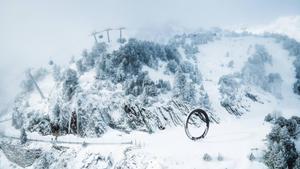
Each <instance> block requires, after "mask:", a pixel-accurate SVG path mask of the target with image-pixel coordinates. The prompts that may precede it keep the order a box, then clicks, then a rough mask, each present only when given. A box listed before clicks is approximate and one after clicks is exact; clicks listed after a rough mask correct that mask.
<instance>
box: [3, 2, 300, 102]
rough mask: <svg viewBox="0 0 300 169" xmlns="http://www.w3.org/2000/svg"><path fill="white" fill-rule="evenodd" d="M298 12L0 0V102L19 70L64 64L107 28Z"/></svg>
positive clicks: (226, 22) (263, 5)
mask: <svg viewBox="0 0 300 169" xmlns="http://www.w3.org/2000/svg"><path fill="white" fill-rule="evenodd" d="M293 15H300V1H299V0H207V1H203V0H147V1H146V0H107V1H104V0H103V1H102V0H97V1H93V0H86V1H83V0H80V1H79V0H48V1H41V0H34V1H33V0H26V1H25V0H19V1H16V0H0V76H1V78H0V104H1V102H7V100H9V98H12V96H13V95H14V94H15V92H16V87H17V86H18V83H19V80H20V79H21V78H22V76H23V74H22V72H23V71H24V69H25V68H27V67H38V66H44V65H47V62H48V60H50V59H53V60H54V61H55V62H58V63H61V64H63V63H66V62H67V61H68V60H69V59H70V57H71V56H72V55H74V56H78V55H79V54H80V53H81V51H82V49H84V48H89V47H90V46H91V44H92V42H93V41H92V40H93V39H91V37H89V36H88V35H89V33H90V32H91V31H93V30H101V29H104V28H107V27H119V26H125V27H127V28H128V31H130V30H142V29H141V28H151V27H153V26H155V27H160V26H161V25H166V24H167V25H169V26H170V25H171V26H172V25H176V26H182V27H186V28H191V29H196V28H199V27H204V28H208V27H213V26H220V27H230V26H234V25H243V26H250V25H256V24H267V23H269V22H272V21H273V20H276V19H277V18H278V17H282V16H293Z"/></svg>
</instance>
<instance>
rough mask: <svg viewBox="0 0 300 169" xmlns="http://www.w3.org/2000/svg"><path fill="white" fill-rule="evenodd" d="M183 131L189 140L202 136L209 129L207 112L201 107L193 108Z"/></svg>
mask: <svg viewBox="0 0 300 169" xmlns="http://www.w3.org/2000/svg"><path fill="white" fill-rule="evenodd" d="M184 129H185V133H186V135H187V136H188V137H189V138H190V139H191V140H194V141H196V140H199V139H201V138H204V137H205V136H206V134H207V132H208V129H209V118H208V115H207V113H206V112H205V111H204V110H202V109H195V110H193V111H192V112H191V113H190V114H189V115H188V117H187V119H186V122H185V126H184Z"/></svg>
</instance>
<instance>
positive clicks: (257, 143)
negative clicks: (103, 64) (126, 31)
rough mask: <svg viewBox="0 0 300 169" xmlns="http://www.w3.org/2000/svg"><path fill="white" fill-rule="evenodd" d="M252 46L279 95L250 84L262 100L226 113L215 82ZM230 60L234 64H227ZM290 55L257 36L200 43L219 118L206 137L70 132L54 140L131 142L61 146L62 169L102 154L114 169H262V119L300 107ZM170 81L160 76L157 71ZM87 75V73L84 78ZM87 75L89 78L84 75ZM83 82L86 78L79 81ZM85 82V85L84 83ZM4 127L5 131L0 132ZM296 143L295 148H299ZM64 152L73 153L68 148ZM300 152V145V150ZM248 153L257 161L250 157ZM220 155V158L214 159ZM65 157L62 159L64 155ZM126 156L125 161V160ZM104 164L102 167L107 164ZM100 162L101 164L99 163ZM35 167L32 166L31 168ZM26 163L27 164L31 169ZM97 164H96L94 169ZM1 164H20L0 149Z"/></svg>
mask: <svg viewBox="0 0 300 169" xmlns="http://www.w3.org/2000/svg"><path fill="white" fill-rule="evenodd" d="M255 44H262V45H265V47H266V49H267V51H268V53H269V54H271V55H272V58H273V64H272V65H271V66H270V67H269V68H268V69H267V71H268V72H275V73H279V74H280V75H281V77H282V79H283V85H282V96H283V98H282V99H277V98H276V97H274V96H273V95H272V94H270V93H267V92H264V91H262V90H261V89H258V88H255V87H250V88H249V89H250V90H251V92H252V93H254V94H255V95H257V96H258V98H259V99H260V101H262V102H263V104H262V103H259V102H251V103H249V104H250V109H249V112H247V113H246V114H244V115H243V116H241V117H235V116H232V115H229V114H228V113H227V112H226V110H225V109H224V108H223V107H221V106H220V97H221V96H220V93H219V89H218V88H219V86H218V81H219V78H220V77H221V76H223V75H227V74H232V73H234V72H239V71H240V70H241V68H242V67H243V65H244V64H245V62H246V61H247V59H248V57H250V56H251V54H252V53H253V47H254V45H255ZM231 60H233V61H234V64H233V67H228V66H227V65H228V63H229V62H230V61H231ZM292 61H293V59H292V58H291V57H289V56H288V52H287V51H285V50H283V49H282V47H281V46H280V44H277V43H275V42H274V40H272V39H268V38H258V37H253V36H249V37H236V38H221V39H220V40H216V41H214V42H211V43H208V44H206V45H201V46H199V53H198V55H197V62H198V66H199V70H200V72H201V73H202V76H203V80H204V82H203V83H204V88H205V90H206V91H207V93H208V95H209V98H210V101H211V102H212V106H213V109H214V111H215V112H216V114H217V115H218V116H219V117H220V119H221V122H220V124H216V123H214V124H211V126H210V129H209V132H208V135H207V136H206V137H205V138H204V139H202V140H200V141H192V140H189V139H188V138H187V136H186V135H185V132H184V129H183V127H175V128H171V129H166V130H162V131H158V132H155V133H154V134H148V133H145V132H132V133H129V134H126V133H121V132H119V131H114V130H112V131H109V132H107V133H106V134H105V135H104V136H103V137H101V138H93V139H91V138H79V137H77V136H73V135H68V136H62V137H59V138H58V141H71V142H72V141H79V142H80V141H85V142H127V141H132V142H133V144H132V145H88V146H86V147H83V146H82V145H71V144H64V145H63V146H66V147H70V149H71V150H72V151H73V152H74V153H73V154H75V156H74V157H72V158H70V159H68V160H67V162H66V166H65V167H66V168H72V169H77V168H78V169H79V168H88V166H86V165H87V161H89V160H90V163H93V159H92V155H91V154H100V155H102V156H103V157H105V158H108V157H109V158H112V159H113V160H112V161H113V162H112V167H113V168H114V167H120V168H122V167H124V168H126V167H129V168H153V169H156V168H157V169H159V168H170V169H194V168H195V169H225V168H227V169H264V168H267V167H266V166H265V165H264V164H263V163H262V162H261V156H262V151H263V150H264V149H265V148H266V147H265V141H264V139H265V136H266V134H267V133H268V132H269V131H270V128H271V126H270V124H268V123H266V122H264V117H265V115H267V114H268V113H271V112H273V111H274V110H277V111H280V112H281V113H282V115H284V116H287V117H289V116H291V115H295V114H296V113H297V111H298V110H299V108H300V102H299V97H298V96H296V95H295V94H294V93H293V91H292V85H293V83H294V80H295V79H294V77H295V76H294V67H293V65H292ZM145 69H148V71H149V73H150V75H151V77H153V78H155V73H156V71H154V70H151V69H149V68H147V67H145ZM157 77H162V78H164V79H168V78H169V77H168V76H166V75H163V74H159V75H157ZM87 78H88V77H87ZM88 79H90V78H88ZM81 80H83V81H84V80H85V79H81ZM87 85H88V84H87ZM0 125H1V126H0V128H1V129H2V132H3V133H4V134H6V135H9V136H17V137H18V136H19V131H17V130H15V129H13V128H12V127H9V126H10V124H9V123H1V124H0ZM3 129H4V130H3ZM28 137H29V138H34V139H42V140H49V141H50V140H51V139H52V138H53V137H52V136H40V135H38V134H37V133H28ZM27 146H28V147H30V148H39V147H40V148H42V149H43V150H49V149H51V146H52V143H40V142H38V143H36V142H29V143H28V145H27ZM299 147H300V146H297V148H299ZM70 149H69V150H68V151H69V152H70V154H72V151H71V150H70ZM298 150H299V149H298ZM205 153H207V154H209V155H210V156H211V158H212V159H211V160H210V161H205V160H203V155H204V154H205ZM250 153H253V154H254V156H255V157H256V159H255V160H254V161H250V160H249V157H248V156H249V155H250ZM218 156H222V157H223V160H218V159H217V158H218ZM63 158H66V157H63ZM126 160H127V161H126ZM105 165H106V164H103V166H102V168H105V167H106V166H105ZM99 166H101V165H100V164H99V165H98V167H99ZM32 167H33V166H32ZM32 167H28V168H32ZM98 167H95V168H98ZM0 168H3V169H6V168H19V167H18V166H16V165H14V164H12V163H11V162H9V161H8V160H7V159H6V157H5V156H4V154H3V153H2V152H0Z"/></svg>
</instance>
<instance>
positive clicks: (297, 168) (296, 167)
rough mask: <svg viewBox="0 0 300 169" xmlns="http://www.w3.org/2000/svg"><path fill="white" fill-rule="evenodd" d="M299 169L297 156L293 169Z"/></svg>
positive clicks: (299, 158)
mask: <svg viewBox="0 0 300 169" xmlns="http://www.w3.org/2000/svg"><path fill="white" fill-rule="evenodd" d="M299 168H300V154H299V155H298V158H297V160H296V162H295V165H294V167H293V169H299Z"/></svg>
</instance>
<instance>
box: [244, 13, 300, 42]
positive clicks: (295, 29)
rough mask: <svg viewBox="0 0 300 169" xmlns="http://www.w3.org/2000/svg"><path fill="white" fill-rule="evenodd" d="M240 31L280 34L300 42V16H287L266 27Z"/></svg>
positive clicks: (261, 26)
mask: <svg viewBox="0 0 300 169" xmlns="http://www.w3.org/2000/svg"><path fill="white" fill-rule="evenodd" d="M238 31H249V32H251V33H254V34H263V33H267V32H269V33H279V34H283V35H287V36H289V37H291V38H294V39H296V40H297V41H298V42H299V41H300V16H298V15H296V16H286V17H280V18H278V19H277V20H275V21H274V22H271V23H269V24H266V25H257V26H250V27H247V28H243V29H242V30H238Z"/></svg>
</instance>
